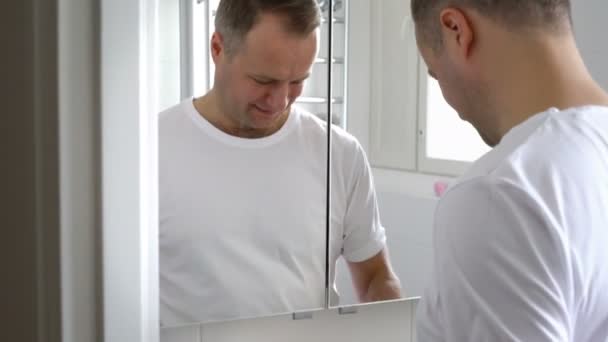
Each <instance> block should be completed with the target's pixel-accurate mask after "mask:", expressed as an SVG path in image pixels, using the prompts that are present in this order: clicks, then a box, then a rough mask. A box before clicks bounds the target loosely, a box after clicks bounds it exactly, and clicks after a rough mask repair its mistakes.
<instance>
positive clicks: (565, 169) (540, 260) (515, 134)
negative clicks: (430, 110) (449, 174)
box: [412, 0, 608, 342]
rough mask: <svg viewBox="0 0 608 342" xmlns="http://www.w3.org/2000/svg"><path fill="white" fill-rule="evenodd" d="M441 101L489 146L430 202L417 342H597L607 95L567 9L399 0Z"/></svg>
mask: <svg viewBox="0 0 608 342" xmlns="http://www.w3.org/2000/svg"><path fill="white" fill-rule="evenodd" d="M412 13H413V17H414V20H415V22H416V37H417V40H418V46H419V48H420V51H421V54H422V56H423V58H424V59H425V61H426V63H427V65H428V67H429V74H430V75H431V76H432V77H434V78H436V79H437V80H438V81H439V84H440V86H441V89H442V91H443V94H444V97H445V99H446V100H447V101H448V102H449V103H450V104H451V105H452V106H453V107H454V108H455V109H456V111H457V112H458V113H459V115H460V117H461V118H462V119H464V120H466V121H468V122H470V123H471V124H472V125H473V126H474V127H475V128H476V129H477V131H478V132H479V134H480V135H481V136H482V138H483V139H484V140H485V141H486V142H487V143H488V144H489V145H491V146H494V149H493V150H492V151H490V152H489V153H488V154H486V155H485V156H484V157H482V158H481V159H480V160H479V161H477V162H476V163H475V164H474V165H473V166H472V168H471V169H470V170H469V171H468V172H467V173H466V175H465V176H464V177H462V179H460V180H459V182H458V183H457V184H455V185H453V186H452V187H451V188H450V189H449V190H448V191H447V192H446V193H445V195H444V197H443V198H442V199H441V201H440V203H439V205H438V208H437V211H436V216H435V229H434V234H435V235H434V245H435V252H434V271H433V279H432V281H431V284H430V286H429V288H428V290H427V291H426V292H425V294H424V296H423V298H422V302H421V303H420V306H419V310H418V317H417V322H418V323H417V335H418V339H419V341H535V342H538V341H574V342H586V341H593V342H595V341H607V340H608V95H607V94H606V92H605V91H603V90H602V89H601V88H600V87H599V86H598V84H596V82H594V80H593V79H592V78H591V76H590V75H589V72H588V71H587V69H586V67H585V65H584V63H583V60H582V58H581V56H580V54H579V52H578V50H577V48H576V44H575V40H574V37H573V34H572V27H571V12H570V2H569V1H568V0H548V1H547V0H525V1H514V0H496V1H482V0H452V1H447V0H413V1H412Z"/></svg>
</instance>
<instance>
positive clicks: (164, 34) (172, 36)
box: [157, 0, 181, 110]
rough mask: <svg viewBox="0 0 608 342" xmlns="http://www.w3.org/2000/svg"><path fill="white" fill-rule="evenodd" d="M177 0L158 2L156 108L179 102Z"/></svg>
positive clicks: (164, 107) (178, 18)
mask: <svg viewBox="0 0 608 342" xmlns="http://www.w3.org/2000/svg"><path fill="white" fill-rule="evenodd" d="M179 4H180V1H178V0H158V6H159V8H158V25H159V30H158V63H159V66H158V98H157V101H158V108H160V109H161V110H163V109H166V108H168V107H171V106H173V105H175V104H177V103H179V102H180V100H181V93H180V56H181V54H180V25H179V20H180V17H179Z"/></svg>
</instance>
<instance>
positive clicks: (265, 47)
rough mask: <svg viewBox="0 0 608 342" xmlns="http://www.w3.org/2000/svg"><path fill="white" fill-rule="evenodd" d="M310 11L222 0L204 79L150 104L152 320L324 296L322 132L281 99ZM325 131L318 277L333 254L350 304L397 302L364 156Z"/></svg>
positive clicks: (302, 49)
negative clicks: (176, 96) (154, 234)
mask: <svg viewBox="0 0 608 342" xmlns="http://www.w3.org/2000/svg"><path fill="white" fill-rule="evenodd" d="M320 20H321V19H320V11H319V8H318V5H317V3H316V1H315V0H306V1H302V0H280V1H279V0H274V1H272V0H265V1H260V0H258V1H253V0H230V1H226V0H224V1H221V2H220V4H219V8H218V10H217V14H216V30H217V32H215V33H214V34H213V37H212V39H211V54H212V58H213V61H214V63H215V67H216V68H215V82H214V87H213V89H212V90H211V91H210V92H209V93H207V94H206V95H204V96H203V97H200V98H196V99H189V100H186V101H184V102H183V103H181V104H179V105H177V106H175V107H173V108H170V109H168V110H166V111H165V112H163V113H161V116H160V138H159V139H160V140H159V142H160V146H159V150H160V156H159V158H160V166H159V172H160V174H159V176H160V292H161V293H160V297H161V313H160V314H161V321H162V324H163V325H175V324H185V323H192V322H199V321H217V320H225V319H236V318H247V317H253V316H260V315H270V314H277V313H284V312H290V311H300V310H309V309H313V308H319V307H322V306H323V305H324V299H325V281H326V275H325V272H326V257H325V256H326V248H325V247H326V224H325V223H326V217H327V214H326V203H327V202H326V200H327V186H326V185H327V178H326V177H327V129H328V128H327V124H326V123H325V122H323V121H321V120H319V119H318V118H316V117H315V116H313V115H312V114H310V113H308V112H306V111H303V110H301V109H298V108H297V107H295V106H293V103H294V101H295V100H296V98H297V97H298V96H299V95H300V93H301V92H302V89H303V84H304V81H305V79H306V78H307V77H308V76H309V75H310V73H311V68H312V64H313V61H314V60H315V58H316V56H317V50H318V39H319V25H320ZM332 139H333V140H332V143H333V144H332V149H333V150H332V158H333V161H332V173H331V200H332V202H331V203H332V204H331V208H330V222H331V236H330V247H331V248H330V258H329V263H330V265H331V266H330V268H331V274H332V275H331V276H330V278H331V279H330V284H333V278H334V275H333V274H334V268H335V265H336V260H337V259H338V257H339V256H343V257H344V258H345V259H346V260H347V261H348V265H349V268H350V271H351V275H352V279H353V285H354V286H355V288H356V290H357V292H358V294H359V298H360V300H361V301H372V300H379V299H395V298H398V297H399V296H400V284H399V280H398V279H397V278H396V276H395V275H394V273H393V272H392V270H391V267H390V263H389V260H388V254H387V250H386V237H385V232H384V228H383V227H382V226H381V224H380V220H379V217H378V208H377V204H376V195H375V191H374V187H373V182H372V177H371V173H370V167H369V165H368V162H367V160H366V157H365V154H364V152H363V150H362V148H361V146H360V145H359V143H358V142H357V141H356V140H355V139H354V138H353V137H352V136H351V135H349V134H347V133H346V132H344V131H343V130H340V129H338V128H332ZM330 286H331V285H330Z"/></svg>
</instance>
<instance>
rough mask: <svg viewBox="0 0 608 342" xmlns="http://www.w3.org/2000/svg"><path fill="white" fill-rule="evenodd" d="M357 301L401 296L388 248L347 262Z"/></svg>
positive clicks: (371, 300)
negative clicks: (361, 258) (358, 260)
mask: <svg viewBox="0 0 608 342" xmlns="http://www.w3.org/2000/svg"><path fill="white" fill-rule="evenodd" d="M348 268H349V269H350V273H351V277H352V280H353V286H354V288H355V290H356V291H357V295H358V297H359V301H361V302H363V303H366V302H373V301H379V300H389V299H398V298H401V283H400V281H399V278H397V276H396V275H395V273H394V272H393V270H392V268H391V265H390V261H389V257H388V250H387V249H386V248H384V249H383V250H382V251H380V252H379V253H378V254H376V255H375V256H373V257H371V258H369V259H368V260H365V261H362V262H348Z"/></svg>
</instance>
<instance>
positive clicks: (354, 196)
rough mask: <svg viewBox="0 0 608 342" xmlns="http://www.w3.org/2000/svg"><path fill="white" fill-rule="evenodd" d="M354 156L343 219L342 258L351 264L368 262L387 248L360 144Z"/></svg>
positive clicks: (374, 194) (371, 182)
mask: <svg viewBox="0 0 608 342" xmlns="http://www.w3.org/2000/svg"><path fill="white" fill-rule="evenodd" d="M356 146H357V149H356V152H355V155H354V163H353V169H352V170H353V177H352V182H351V186H350V189H349V190H350V195H349V196H348V203H347V208H346V214H345V218H344V245H343V248H344V250H343V252H342V255H343V256H344V258H345V259H346V260H348V261H350V262H361V261H365V260H367V259H369V258H371V257H373V256H375V255H376V254H378V253H379V252H380V251H382V249H384V246H385V245H386V234H385V231H384V228H383V227H382V224H381V223H380V215H379V213H378V203H377V198H376V191H375V189H374V183H373V179H372V173H371V168H370V165H369V163H368V161H367V157H366V156H365V152H364V151H363V148H361V146H360V145H359V144H357V145H356Z"/></svg>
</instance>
